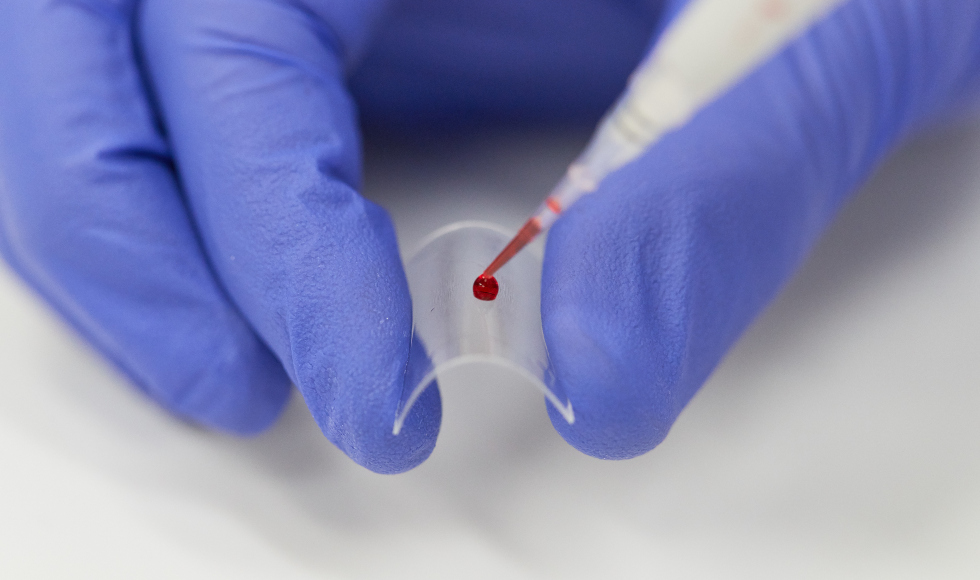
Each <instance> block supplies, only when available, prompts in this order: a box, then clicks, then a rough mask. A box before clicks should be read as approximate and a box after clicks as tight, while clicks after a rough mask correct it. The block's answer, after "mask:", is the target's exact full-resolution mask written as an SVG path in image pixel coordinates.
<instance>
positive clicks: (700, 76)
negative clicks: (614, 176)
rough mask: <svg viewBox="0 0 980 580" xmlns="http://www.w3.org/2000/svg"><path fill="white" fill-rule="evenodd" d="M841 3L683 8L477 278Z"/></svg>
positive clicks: (720, 2)
mask: <svg viewBox="0 0 980 580" xmlns="http://www.w3.org/2000/svg"><path fill="white" fill-rule="evenodd" d="M844 1H845V0H696V1H695V2H692V3H691V4H690V5H688V6H687V7H686V8H685V9H684V10H683V11H682V12H681V14H679V15H678V16H677V20H676V21H675V22H674V24H672V25H671V26H670V27H669V28H668V29H667V30H666V32H664V35H663V37H662V38H661V39H660V41H659V42H658V44H657V46H656V47H655V48H654V50H653V51H652V52H651V53H650V55H648V56H647V58H646V59H645V60H644V61H643V62H642V63H641V64H640V66H639V67H638V68H637V69H636V71H635V72H634V73H633V75H632V76H631V77H630V81H629V84H628V86H627V89H626V91H625V92H624V93H623V95H622V96H621V97H620V98H619V101H618V102H617V103H616V105H615V106H614V107H613V108H612V109H611V110H610V111H609V113H607V114H606V116H605V117H604V118H603V120H602V121H601V122H600V124H599V128H598V129H597V130H596V132H595V134H594V135H593V136H592V140H591V141H590V142H589V144H588V146H587V147H586V148H585V150H584V151H583V152H582V154H581V155H580V156H579V157H578V159H576V160H575V162H574V163H572V164H571V165H570V166H569V167H568V170H567V171H566V172H565V175H564V177H563V178H562V180H561V181H560V182H559V183H558V185H557V186H555V188H554V189H553V190H552V191H551V194H550V195H548V197H547V198H545V200H544V202H542V203H541V206H540V207H538V210H537V211H536V212H535V214H534V215H533V216H532V217H531V219H529V220H528V221H527V222H526V223H525V224H524V226H523V227H522V228H521V230H520V232H518V234H517V235H516V236H515V237H514V239H513V240H512V241H511V243H510V244H508V246H507V247H506V248H504V250H503V251H502V252H501V253H500V255H499V256H498V257H497V259H495V260H494V261H493V263H492V264H490V266H489V267H488V268H487V269H486V271H484V273H483V275H484V276H492V275H493V274H494V273H495V272H496V271H497V270H498V269H499V268H500V267H501V266H503V265H504V264H505V263H506V262H507V260H509V259H510V257H511V256H513V255H514V254H516V253H517V251H519V250H520V249H521V248H523V247H524V246H525V245H527V243H528V242H530V241H531V240H532V239H534V237H535V236H537V234H539V233H540V232H542V231H545V230H547V229H548V228H549V227H551V225H552V224H553V223H555V221H556V220H557V219H558V216H559V215H561V213H562V212H563V211H565V210H566V209H567V208H568V207H569V206H570V205H572V204H573V203H575V202H576V201H577V200H578V199H579V198H580V197H582V196H583V195H585V194H587V193H590V192H592V191H595V190H596V188H597V187H598V186H599V183H600V182H601V181H602V180H603V178H605V177H606V176H607V175H609V174H610V173H612V172H613V171H615V170H617V169H619V168H620V167H622V166H624V165H626V164H627V163H629V162H630V161H633V160H634V159H636V158H637V157H639V156H640V154H641V153H643V151H645V150H647V149H648V148H649V147H650V146H652V145H653V144H654V143H656V142H657V141H659V140H660V138H661V137H663V136H664V135H665V134H666V133H669V132H670V131H673V130H676V129H678V128H680V127H682V126H683V125H685V124H686V123H687V122H688V120H690V119H691V117H693V116H694V115H695V114H696V113H697V112H698V111H699V110H701V109H702V108H704V107H705V106H706V105H708V104H709V103H711V102H712V101H714V100H715V99H717V98H718V97H719V96H720V95H721V94H722V93H724V92H725V91H726V90H728V89H729V88H730V87H731V86H732V85H734V84H735V83H736V82H737V81H738V80H740V79H742V78H744V77H745V76H746V75H748V74H749V73H750V72H751V71H752V70H753V69H755V68H756V67H758V66H759V65H760V64H762V63H763V62H764V61H765V60H767V59H768V58H769V57H770V56H772V55H773V54H775V53H776V51H778V50H779V49H780V48H781V47H783V46H784V45H785V44H786V43H788V42H789V41H790V40H792V39H793V38H795V37H796V36H797V35H798V34H800V33H801V32H802V31H804V30H805V29H806V28H808V27H809V26H810V25H811V24H813V23H814V22H815V21H817V20H818V19H820V18H822V17H823V16H824V15H825V14H827V13H828V12H829V11H830V10H831V9H833V8H835V7H836V6H837V5H839V4H841V3H843V2H844Z"/></svg>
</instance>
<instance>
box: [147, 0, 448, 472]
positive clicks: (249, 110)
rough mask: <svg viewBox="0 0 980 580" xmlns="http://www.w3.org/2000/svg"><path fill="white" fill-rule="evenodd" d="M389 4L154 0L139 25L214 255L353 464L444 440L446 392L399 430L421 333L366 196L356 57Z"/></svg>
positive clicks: (386, 236) (386, 227) (386, 230)
mask: <svg viewBox="0 0 980 580" xmlns="http://www.w3.org/2000/svg"><path fill="white" fill-rule="evenodd" d="M382 4H383V3H382V2H377V1H371V2H346V3H338V2H318V3H314V2H306V3H304V2H278V1H271V0H147V1H146V2H144V3H143V5H142V12H141V17H140V31H141V35H142V39H141V42H142V46H143V49H144V51H145V54H146V58H147V63H148V68H149V70H150V72H151V76H152V79H153V85H154V87H155V89H156V93H157V95H158V97H159V99H160V105H161V108H162V111H163V113H164V117H165V121H166V125H167V129H168V133H169V135H170V139H171V142H172V144H173V146H174V148H175V155H176V159H177V165H178V167H179V168H180V176H181V180H182V183H183V186H184V190H185V191H186V193H187V195H188V198H189V200H190V203H191V206H192V208H193V213H194V215H195V217H196V220H197V224H198V226H199V229H200V231H201V233H202V237H203V240H204V243H205V246H206V247H207V249H208V253H209V255H210V256H211V260H212V263H213V264H214V266H215V268H216V270H217V271H218V273H219V275H220V277H221V280H222V281H223V282H224V284H225V287H226V288H228V291H229V293H230V294H231V296H232V298H233V299H234V301H235V302H236V304H238V306H239V307H240V308H241V309H242V311H243V312H244V313H245V315H246V316H247V317H248V319H249V321H250V322H251V323H252V326H253V327H254V328H256V329H257V331H258V332H259V334H260V335H261V336H262V337H263V339H265V341H266V343H267V344H269V345H270V347H271V348H272V350H273V351H274V352H275V353H276V354H277V355H278V357H279V359H280V360H281V361H282V363H283V365H284V367H285V368H286V371H287V372H288V373H289V375H290V376H291V377H292V379H293V381H294V382H295V383H296V385H297V386H298V387H299V389H300V391H301V392H302V393H303V396H304V397H305V399H306V402H307V404H308V405H309V407H310V410H311V411H312V413H313V416H314V417H315V418H316V420H317V422H318V423H319V425H320V428H321V429H322V430H323V432H324V434H325V435H326V436H327V437H328V438H329V439H330V440H331V441H332V442H333V443H335V444H336V445H337V446H338V447H339V448H340V449H341V450H343V451H344V452H345V453H347V454H348V455H349V456H350V457H352V458H353V459H354V460H355V461H357V462H358V463H360V464H362V465H364V466H366V467H368V468H370V469H372V470H375V471H380V472H397V471H403V470H406V469H409V468H411V467H413V466H415V465H417V464H418V463H420V462H421V461H423V460H424V459H425V458H426V457H427V456H428V455H429V453H430V452H431V451H432V449H433V447H434V445H435V439H436V435H437V433H438V428H439V422H440V405H439V395H438V393H437V392H436V391H435V390H433V391H432V392H431V393H429V394H428V395H427V396H425V397H423V399H424V400H420V401H419V403H418V404H416V406H415V407H414V409H413V411H412V413H411V414H410V416H409V417H408V421H407V422H406V424H405V427H404V428H403V430H402V431H401V433H400V434H399V435H398V436H395V435H393V434H392V425H393V421H394V418H395V414H396V408H397V405H398V402H399V399H400V397H401V394H402V388H403V382H404V372H405V368H406V363H407V361H408V351H409V339H410V335H411V304H410V299H409V296H408V289H407V282H406V280H405V274H404V272H403V270H402V265H401V261H400V259H399V255H398V248H397V245H396V241H395V235H394V230H393V228H392V224H391V222H390V220H389V219H388V216H387V214H386V213H385V212H384V210H382V209H381V208H380V207H378V206H376V205H374V204H372V203H371V202H369V201H366V200H365V199H363V198H362V197H360V196H359V195H358V194H357V187H358V185H359V179H360V175H359V164H360V158H359V155H360V144H359V142H358V135H357V129H356V125H355V111H354V106H353V103H352V102H351V99H350V97H349V96H348V94H347V91H346V89H345V86H344V73H345V69H346V67H348V66H349V63H350V62H352V61H353V60H356V58H357V56H358V54H359V53H360V51H361V50H362V47H363V46H364V44H365V42H366V40H367V34H368V32H369V30H370V28H371V23H372V21H373V20H374V19H375V18H376V17H377V16H378V14H379V11H380V10H381V9H382V8H383V6H382Z"/></svg>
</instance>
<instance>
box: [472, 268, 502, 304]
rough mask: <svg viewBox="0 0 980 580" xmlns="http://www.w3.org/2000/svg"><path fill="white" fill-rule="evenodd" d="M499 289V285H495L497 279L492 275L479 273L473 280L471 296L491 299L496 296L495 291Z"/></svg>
mask: <svg viewBox="0 0 980 580" xmlns="http://www.w3.org/2000/svg"><path fill="white" fill-rule="evenodd" d="M499 291H500V286H498V285H497V279H496V278H494V277H493V276H487V275H486V274H481V275H480V276H479V277H478V278H477V279H476V281H475V282H473V296H476V297H477V298H478V299H480V300H488V301H489V300H493V299H495V298H496V297H497V292H499Z"/></svg>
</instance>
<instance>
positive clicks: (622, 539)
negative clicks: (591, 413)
mask: <svg viewBox="0 0 980 580" xmlns="http://www.w3.org/2000/svg"><path fill="white" fill-rule="evenodd" d="M581 143H582V136H581V135H578V136H561V135H557V136H547V135H544V136H540V135H539V136H534V135H514V136H510V137H500V138H492V139H489V140H487V142H486V143H484V144H483V145H479V146H478V145H476V144H475V141H473V142H469V141H466V140H460V141H455V142H453V143H449V144H444V145H432V146H429V147H422V148H420V150H419V151H416V152H414V153H410V152H408V151H407V150H400V149H399V148H389V149H387V150H379V149H375V150H372V151H370V152H369V160H370V164H369V175H368V181H367V187H368V191H369V192H370V193H371V195H372V196H373V197H375V198H377V199H381V200H382V201H384V202H385V203H386V204H387V205H388V206H389V207H390V208H391V210H392V211H393V213H394V215H395V218H396V222H397V224H398V226H399V228H400V233H401V235H402V238H403V241H405V242H406V243H412V242H416V241H418V240H419V239H421V237H422V235H424V234H425V233H426V232H428V231H431V230H432V229H435V227H437V226H440V225H443V224H445V223H448V222H451V221H454V220H458V219H463V218H479V219H490V220H495V221H498V222H501V223H503V224H504V225H507V226H511V227H513V226H515V225H517V224H519V223H520V221H521V220H522V219H523V218H524V217H525V215H526V212H529V211H530V210H532V209H533V208H534V207H535V205H536V204H537V203H538V201H540V199H539V196H540V194H541V192H543V191H545V190H546V189H547V188H548V187H549V186H550V185H552V183H553V181H554V180H555V179H557V177H558V176H559V175H560V174H561V172H562V170H563V168H564V165H565V164H566V163H567V162H568V161H569V160H570V159H571V157H572V156H573V155H574V154H575V153H576V152H577V151H576V149H577V148H578V147H580V146H581ZM978 159H980V125H977V126H974V127H970V128H963V129H956V130H952V131H947V132H945V133H942V134H939V135H934V136H931V137H928V138H925V139H923V140H920V141H919V142H917V143H916V144H914V145H913V146H912V147H911V148H907V149H906V150H904V151H903V152H901V153H900V154H899V155H898V157H897V158H895V159H893V160H892V162H891V163H890V164H889V166H888V167H887V168H886V170H885V171H884V172H882V173H881V174H880V175H879V176H878V178H876V179H875V180H874V182H873V183H872V184H871V185H870V186H869V187H868V188H867V191H866V193H865V194H864V195H863V196H862V197H860V198H859V199H857V200H856V201H855V203H853V204H852V205H851V206H850V207H849V209H848V210H847V211H846V213H845V215H844V216H843V217H842V219H841V221H840V222H839V223H838V224H837V226H836V227H835V228H834V230H833V231H832V232H831V234H830V236H829V237H828V238H827V239H826V240H825V243H823V244H822V245H821V246H820V248H818V250H817V252H816V253H815V255H814V256H813V259H812V260H811V261H810V263H809V264H808V266H807V267H806V269H805V270H804V271H803V272H802V273H801V275H800V276H799V277H798V278H797V279H796V280H795V281H794V282H793V283H792V284H791V286H790V288H788V290H787V292H786V293H785V294H784V295H783V296H782V298H781V299H780V300H779V301H778V303H777V304H776V305H775V306H774V307H773V308H771V309H770V310H769V311H768V312H767V313H766V315H765V316H764V317H763V318H762V319H761V320H760V321H759V322H758V323H757V324H756V325H755V326H754V327H753V329H752V330H751V331H750V332H749V334H748V335H747V336H746V337H745V338H744V339H743V340H742V341H741V343H740V344H739V345H738V347H737V348H736V349H735V351H734V352H733V353H732V354H731V356H730V357H729V358H728V359H727V361H726V362H725V364H724V365H723V366H722V368H721V369H720V370H719V371H718V372H717V373H716V374H715V376H714V377H713V378H712V380H711V381H710V382H709V384H708V385H707V386H706V387H705V388H704V389H703V390H702V392H701V393H700V394H699V395H698V396H697V397H696V398H695V399H694V401H693V402H692V403H691V405H690V406H689V408H688V409H687V410H686V411H685V412H684V414H683V415H682V416H681V418H680V421H679V422H678V423H677V425H676V427H675V428H674V430H673V431H672V433H671V434H670V436H669V437H668V438H667V440H666V442H665V443H664V444H663V445H662V446H661V447H659V448H658V449H656V450H654V451H653V452H652V453H649V454H647V455H646V456H644V457H642V458H639V459H636V460H632V461H626V462H603V461H599V460H595V459H590V458H588V457H585V456H583V455H580V454H578V453H577V452H575V451H574V450H572V449H571V448H569V447H567V446H566V445H565V444H564V443H563V442H562V441H561V439H560V438H559V437H558V436H557V435H556V434H555V433H554V432H553V431H552V429H551V427H550V425H549V423H548V420H547V418H546V416H545V412H544V402H543V401H542V400H541V397H540V395H538V394H537V393H536V392H534V391H533V389H531V388H528V387H527V386H526V385H513V384H498V382H499V381H495V380H494V374H493V373H492V372H489V371H486V369H480V370H479V372H470V373H462V372H460V373H459V375H458V379H459V380H457V381H454V383H455V384H449V385H446V386H444V388H443V397H444V407H445V421H444V425H443V432H442V435H441V438H440V442H439V446H438V447H437V449H436V451H435V453H434V455H433V457H432V458H431V460H430V461H429V462H427V463H426V464H425V465H423V466H422V467H420V468H419V469H416V470H415V471H413V472H410V473H408V474H405V475H401V476H394V477H390V476H379V475H374V474H372V473H369V472H367V471H365V470H364V469H362V468H360V467H357V466H355V465H354V464H352V463H351V462H350V461H348V460H347V459H346V458H345V457H344V456H343V455H342V454H341V453H339V452H338V451H336V450H335V449H333V448H332V447H331V446H330V445H329V444H328V443H327V442H326V441H325V440H324V439H323V438H322V436H321V435H320V434H319V431H318V430H317V428H316V426H315V425H314V424H313V422H312V420H311V419H310V417H309V414H308V412H307V411H306V410H305V409H304V408H303V407H302V405H301V404H300V403H299V402H298V401H296V400H294V403H293V404H292V405H291V407H290V408H289V409H288V411H287V412H286V414H285V416H284V417H283V419H282V420H281V421H280V422H279V423H278V424H277V425H276V427H275V428H273V429H272V430H271V431H270V432H268V433H266V434H264V435H262V436H260V437H258V438H255V439H252V440H237V439H233V438H230V437H225V436H220V435H215V434H209V433H205V432H202V431H199V430H197V429H195V428H192V427H189V426H187V425H184V424H181V423H180V422H177V421H175V420H173V419H171V418H170V417H168V416H167V415H166V414H164V413H162V412H160V411H158V410H156V409H155V408H153V407H151V406H150V404H149V403H147V401H146V400H144V399H143V398H142V397H141V396H140V395H138V394H137V393H136V392H134V390H133V389H132V388H130V387H129V386H128V385H127V384H126V383H125V381H124V380H122V379H121V377H120V376H119V375H118V374H117V373H115V372H114V371H113V370H111V369H110V368H109V367H108V366H107V365H106V364H105V363H104V362H103V361H102V360H100V359H99V357H98V356H96V355H95V353H93V352H92V351H91V350H90V349H89V348H88V347H87V346H85V344H83V343H82V342H81V341H80V340H79V339H78V338H77V337H76V336H74V335H73V334H72V333H71V332H69V331H68V330H67V329H66V328H65V327H64V326H63V325H62V324H61V323H60V322H59V321H57V320H56V319H55V318H54V316H53V315H52V314H51V313H50V312H49V311H48V310H47V309H46V308H45V307H44V306H43V305H42V304H40V303H39V302H38V301H37V300H35V299H34V298H33V297H32V296H31V295H30V294H29V293H28V291H26V290H25V289H24V287H23V286H22V285H21V284H20V283H19V282H17V281H16V280H15V279H14V278H13V277H12V276H11V275H10V274H9V273H8V272H7V271H6V270H3V271H2V273H0V353H2V354H0V356H2V363H0V377H2V382H3V387H2V388H0V461H2V462H3V471H2V474H3V475H2V477H0V577H3V578H272V577H275V578H355V579H356V578H457V579H458V578H629V577H637V578H654V577H663V578H753V579H757V578H780V579H784V578H830V577H833V578H944V579H945V578H976V577H978V576H980V555H978V552H980V551H978V550H977V546H978V545H980V422H978V421H977V411H978V403H980V388H978V385H980V357H978V356H977V353H978V352H980V163H977V160H978ZM501 192H512V195H511V196H510V197H507V198H506V200H507V201H506V202H505V203H502V204H501V205H499V206H498V205H495V202H492V201H490V200H489V199H487V198H486V196H487V195H496V194H499V193H501ZM396 194H397V195H396ZM398 195H400V197H398Z"/></svg>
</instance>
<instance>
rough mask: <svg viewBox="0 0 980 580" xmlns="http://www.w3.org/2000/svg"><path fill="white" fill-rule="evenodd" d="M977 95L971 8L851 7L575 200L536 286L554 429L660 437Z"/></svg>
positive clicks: (978, 21) (881, 3)
mask: <svg viewBox="0 0 980 580" xmlns="http://www.w3.org/2000/svg"><path fill="white" fill-rule="evenodd" d="M978 87H980V4H978V3H975V2H931V1H929V0H905V1H901V2H896V1H894V0H852V2H850V3H848V4H846V5H844V6H843V7H842V8H841V9H840V10H838V11H836V12H835V13H834V14H833V15H831V16H830V17H829V18H828V19H827V20H826V21H824V22H822V23H821V24H819V25H818V26H816V27H815V28H814V29H813V30H811V31H810V32H808V33H807V34H806V35H805V36H804V37H802V38H801V39H799V40H798V41H796V42H795V43H793V44H792V45H791V46H790V47H789V48H788V49H787V50H785V51H784V52H782V53H781V54H780V55H778V56H777V57H776V58H774V59H773V60H771V61H770V62H769V63H768V64H766V65H764V66H763V67H762V68H761V69H760V70H758V71H756V72H755V73H754V74H752V75H751V76H750V77H749V78H747V79H746V80H744V81H743V82H741V83H739V84H738V85H737V86H736V87H735V88H734V89H733V90H731V91H730V92H729V93H728V94H726V95H725V96H723V97H722V98H721V99H720V100H718V101H717V102H715V103H714V104H713V105H711V106H709V107H708V108H707V109H706V110H704V111H703V112H702V113H700V114H699V115H697V116H696V117H695V118H694V119H693V121H692V122H691V123H690V124H689V125H688V126H687V127H686V128H684V129H682V130H680V131H677V132H676V133H674V134H672V135H670V136H668V137H667V138H665V139H664V140H663V141H661V142H660V143H659V144H658V145H656V146H655V147H654V148H652V149H651V150H650V151H648V152H647V153H646V154H645V155H644V156H643V157H641V158H640V159H639V160H637V161H636V162H635V163H633V164H631V165H629V166H627V167H625V168H623V169H622V170H620V171H619V172H617V173H615V174H613V175H611V176H610V177H609V178H608V179H607V181H606V182H605V183H604V184H603V185H602V186H601V187H600V189H599V191H597V192H596V193H594V194H592V195H589V196H587V197H585V198H583V199H582V200H580V201H579V202H578V204H576V205H575V206H573V207H571V208H570V209H569V210H568V212H567V214H566V215H565V216H564V217H562V218H561V220H559V221H558V223H557V224H556V225H555V226H554V228H553V229H552V231H551V234H550V237H549V240H548V244H547V253H546V261H545V269H544V281H543V319H544V330H545V335H546V338H547V341H548V344H549V347H550V350H551V354H552V357H553V360H554V364H555V367H556V372H557V375H558V378H559V380H560V381H561V383H562V384H563V386H564V388H565V391H566V393H567V394H568V396H569V398H570V400H571V402H572V404H573V405H574V409H575V417H576V420H575V423H574V424H573V425H568V424H567V423H566V422H565V421H564V420H563V419H562V418H561V417H560V416H558V415H557V414H556V413H554V412H552V415H551V416H552V422H553V424H554V425H555V427H556V428H557V429H558V430H559V432H560V433H561V434H562V436H563V437H565V439H566V440H567V441H568V442H569V443H571V444H572V445H574V446H575V447H577V448H578V449H580V450H582V451H584V452H585V453H588V454H590V455H594V456H597V457H604V458H625V457H632V456H635V455H638V454H641V453H644V452H646V451H648V450H650V449H652V448H653V447H654V446H655V445H657V444H658V443H659V442H660V441H661V440H662V439H663V438H664V436H665V435H666V434H667V431H668V429H669V428H670V426H671V424H672V423H673V421H674V420H675V418H676V417H677V415H678V413H680V411H681V409H682V408H683V407H684V406H685V404H686V403H687V402H688V400H689V399H690V398H691V397H692V396H693V395H694V394H695V392H696V391H697V390H698V388H699V387H700V386H701V384H702V383H703V382H704V381H705V380H706V378H707V377H708V376H709V374H710V373H711V372H712V370H713V369H714V367H715V365H716V364H717V363H718V362H719V360H720V359H721V358H722V356H723V355H724V354H725V351H726V350H727V349H728V348H729V347H730V346H731V345H732V343H733V342H734V341H735V340H736V339H737V338H738V336H739V335H740V333H742V332H743V330H744V329H745V328H746V326H747V325H748V324H749V323H750V322H751V321H752V319H753V318H754V317H755V316H756V315H757V314H758V313H759V311H760V310H761V309H762V308H764V307H765V305H766V303H767V302H768V301H769V300H770V299H772V297H773V296H774V294H775V293H776V292H777V291H778V289H779V288H780V286H781V285H782V284H783V283H784V282H785V281H786V279H787V277H788V276H790V275H791V274H792V272H793V271H794V269H795V268H796V267H797V266H798V265H799V264H800V262H801V261H802V260H803V259H804V257H805V255H806V253H807V251H808V250H809V248H810V247H811V245H812V244H813V242H814V241H815V239H816V238H817V237H818V235H819V234H820V232H821V231H822V230H823V229H824V227H825V226H826V225H827V223H828V222H829V221H830V220H831V219H832V217H833V215H834V214H835V212H836V211H837V210H838V208H839V207H840V206H841V204H842V203H843V202H844V200H845V199H846V197H847V194H848V193H850V192H851V191H853V190H854V189H855V187H856V186H857V185H859V184H860V183H861V182H862V181H863V180H864V179H865V178H866V177H867V175H868V174H869V172H870V171H871V170H872V169H873V168H874V167H875V165H876V164H877V163H878V162H879V160H880V159H881V158H882V157H883V156H884V155H885V154H886V153H887V151H888V150H889V149H890V148H891V147H892V146H894V145H895V144H896V143H897V142H898V141H899V140H900V139H901V138H902V137H903V136H905V135H906V134H907V133H908V132H909V131H910V130H911V129H914V128H915V127H917V126H919V125H921V124H922V123H924V122H926V121H928V120H929V119H932V118H934V117H935V116H936V115H942V114H946V113H948V112H949V111H950V110H951V108H953V107H956V106H958V105H962V104H963V103H965V102H967V101H970V100H972V99H975V98H976V96H977V94H978Z"/></svg>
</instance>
